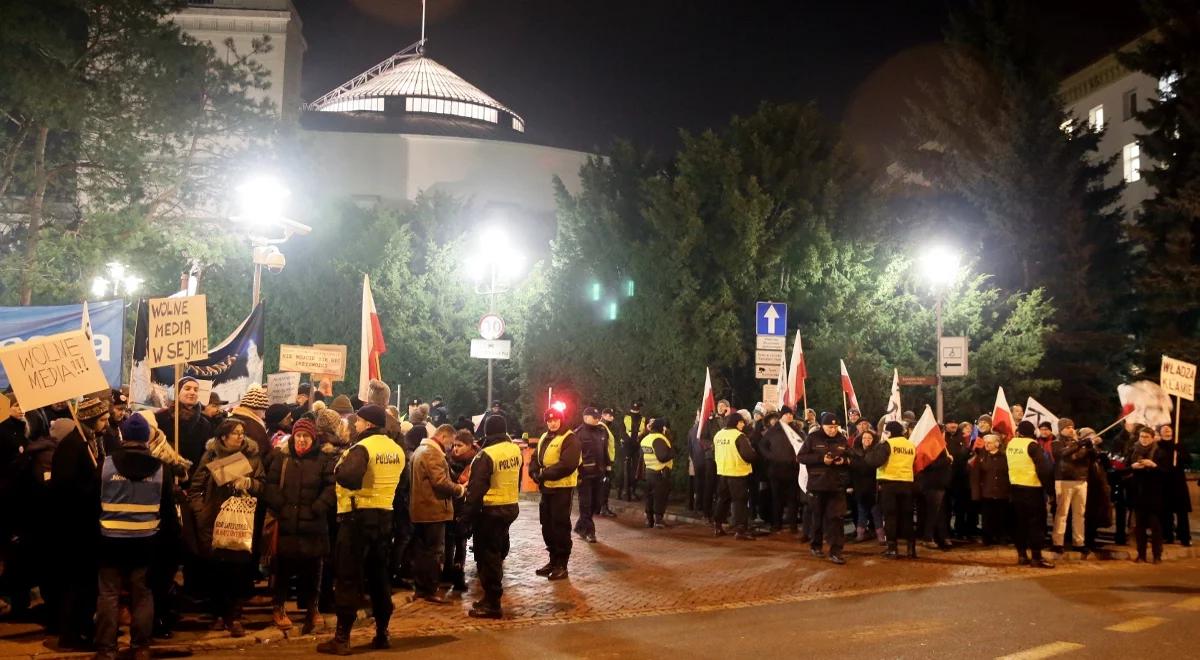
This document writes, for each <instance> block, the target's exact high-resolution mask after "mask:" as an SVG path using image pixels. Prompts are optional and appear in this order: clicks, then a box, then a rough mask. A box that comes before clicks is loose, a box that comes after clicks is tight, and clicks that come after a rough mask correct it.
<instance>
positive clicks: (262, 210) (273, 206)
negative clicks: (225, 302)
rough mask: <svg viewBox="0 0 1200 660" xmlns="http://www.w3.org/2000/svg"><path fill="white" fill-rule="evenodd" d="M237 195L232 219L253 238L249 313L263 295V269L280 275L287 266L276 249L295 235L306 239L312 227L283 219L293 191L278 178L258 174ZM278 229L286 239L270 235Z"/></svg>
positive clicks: (239, 188) (239, 189) (240, 187)
mask: <svg viewBox="0 0 1200 660" xmlns="http://www.w3.org/2000/svg"><path fill="white" fill-rule="evenodd" d="M237 193H238V211H237V214H235V215H234V216H233V217H232V220H233V221H234V222H238V223H241V224H243V225H246V228H247V233H248V234H249V237H250V244H251V246H252V251H251V260H252V262H253V263H254V284H253V286H252V287H251V291H250V310H251V311H253V310H254V308H255V307H257V306H258V301H259V298H260V297H261V294H262V269H263V266H266V267H267V270H269V271H271V272H272V273H278V272H282V271H283V267H284V266H285V265H286V264H287V259H286V258H285V257H284V256H283V253H282V252H280V251H279V248H277V247H275V246H276V245H278V244H280V243H283V242H285V241H287V240H288V239H289V238H291V237H292V236H293V235H295V234H299V235H301V236H304V235H305V234H308V233H309V232H311V231H312V228H311V227H309V226H308V225H305V224H302V223H299V222H296V221H295V220H291V219H290V218H287V217H286V216H284V207H285V206H286V204H287V199H288V197H289V196H290V195H291V191H289V190H288V189H287V186H285V185H283V183H282V182H280V181H279V180H278V179H276V178H275V177H272V176H267V175H259V176H256V177H254V178H251V179H249V180H247V181H246V182H245V183H243V184H242V185H240V186H238V188H237ZM276 230H282V231H283V236H282V237H279V236H275V237H272V236H270V234H271V233H272V232H274V231H276Z"/></svg>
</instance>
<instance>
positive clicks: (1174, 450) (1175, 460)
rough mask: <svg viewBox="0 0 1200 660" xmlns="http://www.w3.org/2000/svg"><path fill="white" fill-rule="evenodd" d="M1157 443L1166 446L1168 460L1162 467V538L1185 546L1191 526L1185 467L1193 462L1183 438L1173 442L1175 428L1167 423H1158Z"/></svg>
mask: <svg viewBox="0 0 1200 660" xmlns="http://www.w3.org/2000/svg"><path fill="white" fill-rule="evenodd" d="M1158 444H1159V445H1160V446H1162V448H1163V449H1165V450H1166V454H1167V456H1168V457H1170V458H1171V460H1169V461H1167V463H1166V464H1165V465H1163V466H1162V468H1163V478H1164V480H1165V481H1164V483H1163V541H1164V542H1165V543H1174V542H1175V539H1176V537H1178V538H1179V545H1182V546H1183V547H1185V548H1188V547H1191V545H1192V529H1191V525H1190V523H1189V522H1188V514H1189V513H1191V512H1192V497H1191V494H1190V493H1188V486H1187V475H1186V474H1185V473H1184V469H1186V468H1187V466H1188V465H1189V464H1190V463H1191V462H1192V455H1191V454H1189V453H1188V450H1187V447H1184V446H1183V443H1182V442H1175V428H1174V427H1172V426H1171V425H1170V424H1162V425H1161V426H1159V427H1158Z"/></svg>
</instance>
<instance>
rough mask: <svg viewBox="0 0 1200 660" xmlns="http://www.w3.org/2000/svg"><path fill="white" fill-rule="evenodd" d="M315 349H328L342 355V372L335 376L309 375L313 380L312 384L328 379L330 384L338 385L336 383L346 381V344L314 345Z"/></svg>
mask: <svg viewBox="0 0 1200 660" xmlns="http://www.w3.org/2000/svg"><path fill="white" fill-rule="evenodd" d="M313 348H328V349H332V350H335V351H338V352H339V353H341V354H342V361H341V365H342V371H341V372H340V373H334V374H322V373H313V374H309V377H310V378H312V382H314V383H319V382H321V380H323V379H328V380H329V382H331V383H336V382H340V381H343V380H346V345H345V344H313Z"/></svg>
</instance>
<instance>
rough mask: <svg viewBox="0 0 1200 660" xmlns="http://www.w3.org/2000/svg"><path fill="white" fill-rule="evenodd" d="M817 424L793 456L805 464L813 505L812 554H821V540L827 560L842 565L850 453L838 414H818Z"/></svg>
mask: <svg viewBox="0 0 1200 660" xmlns="http://www.w3.org/2000/svg"><path fill="white" fill-rule="evenodd" d="M820 423H821V425H820V427H818V428H817V429H816V430H814V431H813V432H812V433H809V434H808V438H807V439H806V440H805V441H804V444H803V445H802V446H801V447H800V451H799V452H797V453H796V458H797V460H799V461H800V462H801V463H803V464H804V465H807V466H808V492H809V494H810V496H811V499H810V502H811V504H812V507H813V513H812V554H813V556H814V557H824V556H825V553H824V552H822V551H821V545H822V541H828V542H829V561H831V562H833V563H835V564H845V563H846V560H845V559H843V558H842V546H843V545H844V544H845V537H846V530H845V528H844V527H843V526H842V525H843V520H842V518H843V517H844V516H845V515H846V487H847V486H849V485H850V453H849V447H848V446H847V443H846V436H845V435H843V434H842V432H841V430H839V428H838V419H837V416H836V415H834V414H833V413H830V412H824V413H821V418H820Z"/></svg>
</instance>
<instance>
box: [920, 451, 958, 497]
mask: <svg viewBox="0 0 1200 660" xmlns="http://www.w3.org/2000/svg"><path fill="white" fill-rule="evenodd" d="M952 468H953V466H952V465H951V462H950V455H949V454H947V453H946V452H942V453H941V454H940V455H938V457H937V458H935V459H934V460H933V462H932V463H930V464H929V465H926V466H925V467H924V469H922V470H921V471H920V472H918V473H917V474H916V477H915V478H914V480H915V481H916V482H917V488H918V489H919V490H920V491H921V492H922V493H932V492H936V491H939V490H946V489H947V488H949V487H950V478H951V476H952V474H951V470H952Z"/></svg>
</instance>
